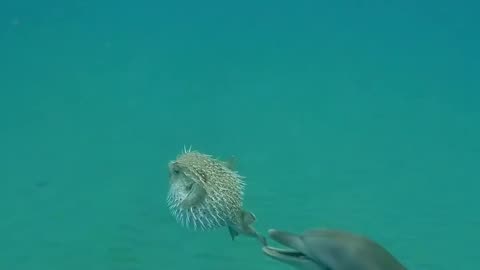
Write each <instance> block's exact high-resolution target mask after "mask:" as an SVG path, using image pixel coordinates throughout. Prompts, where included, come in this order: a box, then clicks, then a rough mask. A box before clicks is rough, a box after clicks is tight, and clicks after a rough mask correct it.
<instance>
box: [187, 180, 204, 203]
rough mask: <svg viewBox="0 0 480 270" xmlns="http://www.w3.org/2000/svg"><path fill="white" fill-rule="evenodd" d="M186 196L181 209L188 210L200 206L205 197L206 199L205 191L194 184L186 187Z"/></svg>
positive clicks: (199, 185)
mask: <svg viewBox="0 0 480 270" xmlns="http://www.w3.org/2000/svg"><path fill="white" fill-rule="evenodd" d="M187 190H188V194H187V196H186V197H185V199H184V200H183V201H182V207H184V208H190V207H193V206H197V205H199V204H201V203H202V202H203V201H204V200H205V197H207V190H205V188H204V187H203V186H202V185H201V184H199V183H196V182H193V183H191V184H190V185H189V186H187Z"/></svg>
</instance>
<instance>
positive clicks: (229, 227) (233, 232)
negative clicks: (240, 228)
mask: <svg viewBox="0 0 480 270" xmlns="http://www.w3.org/2000/svg"><path fill="white" fill-rule="evenodd" d="M228 232H229V233H230V237H231V238H232V241H233V240H235V237H237V236H238V235H239V233H238V232H237V231H236V230H235V229H234V228H232V227H231V226H228Z"/></svg>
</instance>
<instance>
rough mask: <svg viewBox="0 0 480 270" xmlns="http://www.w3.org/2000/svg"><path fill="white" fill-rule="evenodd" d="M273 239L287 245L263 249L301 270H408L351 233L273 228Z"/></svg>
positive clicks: (274, 257) (379, 248)
mask: <svg viewBox="0 0 480 270" xmlns="http://www.w3.org/2000/svg"><path fill="white" fill-rule="evenodd" d="M268 233H269V235H270V238H272V239H273V240H274V241H276V242H278V243H280V244H282V245H284V246H286V247H287V248H288V249H279V248H274V247H271V246H265V247H263V252H264V254H266V255H267V256H269V257H271V258H273V259H275V260H277V261H281V262H283V263H286V264H289V265H291V266H293V267H295V268H296V269H300V270H386V269H388V270H405V268H404V267H403V266H402V265H401V264H400V263H399V262H398V261H397V260H396V259H395V258H394V257H393V256H392V255H391V254H390V253H388V252H387V251H386V250H385V249H383V248H382V247H381V246H380V245H378V244H376V243H375V242H373V241H371V240H369V239H367V238H364V237H361V236H357V235H354V234H351V233H348V232H342V231H336V230H327V229H322V230H309V231H306V232H304V233H303V234H293V233H290V232H285V231H280V230H274V229H271V230H269V231H268Z"/></svg>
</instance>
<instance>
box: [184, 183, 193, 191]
mask: <svg viewBox="0 0 480 270" xmlns="http://www.w3.org/2000/svg"><path fill="white" fill-rule="evenodd" d="M192 187H193V183H191V184H189V185H187V186H186V187H185V189H186V190H187V191H190V190H192Z"/></svg>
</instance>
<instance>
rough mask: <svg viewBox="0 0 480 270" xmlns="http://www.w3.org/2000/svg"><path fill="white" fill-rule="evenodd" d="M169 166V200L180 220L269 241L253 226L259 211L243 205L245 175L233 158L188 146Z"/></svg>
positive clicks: (199, 227) (188, 224) (188, 225)
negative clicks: (220, 156) (220, 157)
mask: <svg viewBox="0 0 480 270" xmlns="http://www.w3.org/2000/svg"><path fill="white" fill-rule="evenodd" d="M168 169H169V179H170V189H169V191H168V195H167V204H168V207H169V209H170V212H171V214H172V215H173V216H174V218H175V220H176V221H177V223H180V224H181V225H183V226H184V227H186V228H187V229H191V230H194V231H208V230H214V229H218V228H222V227H227V228H228V231H229V234H230V236H231V238H232V240H234V239H235V237H237V236H238V235H245V236H249V237H254V238H256V239H257V240H258V241H260V243H261V244H262V245H264V246H265V245H266V244H267V241H266V238H265V237H264V236H262V235H261V234H259V233H258V232H257V231H256V230H255V229H254V228H253V226H252V224H253V223H254V222H255V221H256V217H255V215H254V214H253V213H252V212H249V211H246V210H244V209H243V196H244V189H245V182H244V180H243V179H244V177H242V176H240V175H239V174H238V172H236V171H235V170H234V165H233V160H229V161H222V160H218V159H215V158H213V157H212V156H211V155H207V154H203V153H200V152H198V151H192V150H191V148H190V149H186V148H185V147H184V150H183V152H182V153H181V154H180V155H178V156H177V158H176V159H175V160H173V161H170V162H169V164H168Z"/></svg>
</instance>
